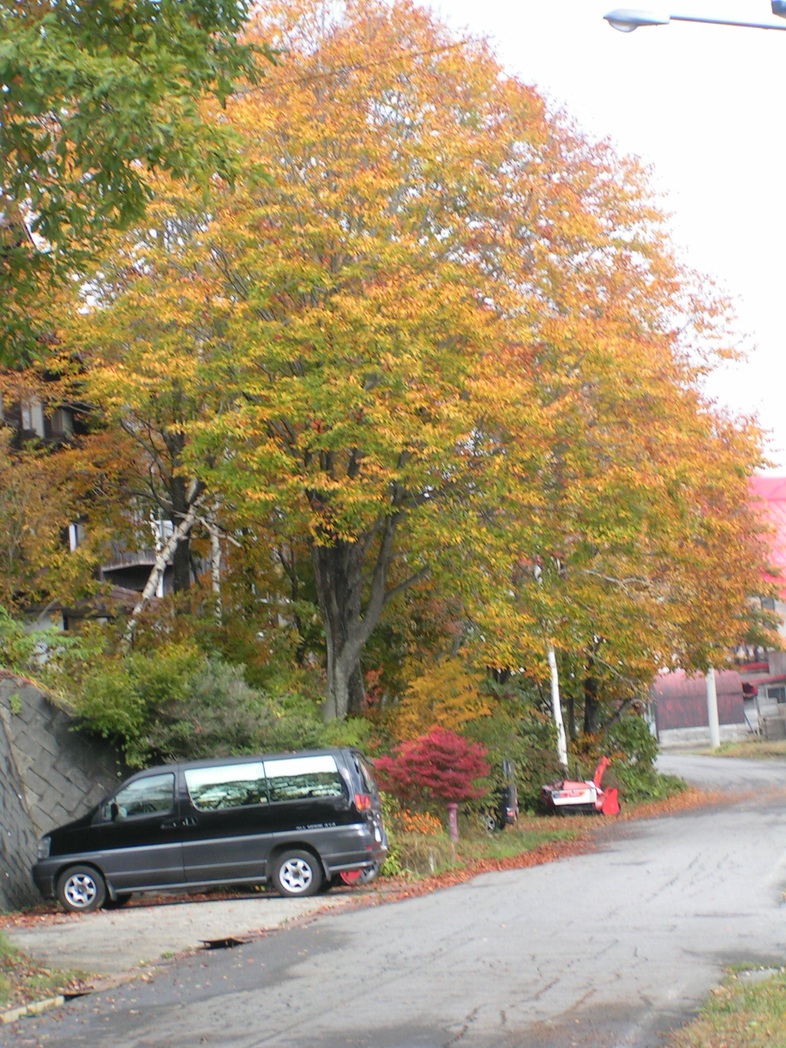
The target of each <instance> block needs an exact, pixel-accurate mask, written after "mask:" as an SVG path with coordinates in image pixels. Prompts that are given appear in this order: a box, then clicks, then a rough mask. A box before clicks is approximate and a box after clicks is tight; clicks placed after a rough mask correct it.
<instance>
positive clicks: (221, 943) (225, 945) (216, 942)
mask: <svg viewBox="0 0 786 1048" xmlns="http://www.w3.org/2000/svg"><path fill="white" fill-rule="evenodd" d="M247 942H248V939H233V938H232V937H231V936H230V937H229V938H227V939H203V940H202V947H203V949H205V950H231V949H232V948H233V947H235V946H245V945H246V943H247Z"/></svg>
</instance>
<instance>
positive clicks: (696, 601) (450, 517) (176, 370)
mask: <svg viewBox="0 0 786 1048" xmlns="http://www.w3.org/2000/svg"><path fill="white" fill-rule="evenodd" d="M250 35H251V38H252V39H259V40H266V41H269V42H270V43H271V44H273V45H275V46H276V47H278V48H280V49H281V52H282V55H284V56H285V57H283V59H282V61H281V63H280V64H279V65H278V66H277V67H276V68H275V69H274V70H272V71H271V73H270V75H269V76H268V77H267V78H266V80H265V82H264V85H262V87H261V88H260V87H256V88H254V87H253V86H252V87H250V88H249V89H248V90H246V91H244V92H243V93H241V94H240V95H239V96H238V97H237V98H236V99H235V100H234V101H232V102H231V103H230V105H229V106H228V109H227V120H228V122H229V125H230V126H231V129H232V131H233V133H235V134H237V135H238V136H239V139H240V141H241V142H242V147H241V148H242V150H243V157H244V162H245V164H246V166H247V168H248V171H249V172H250V173H251V174H250V175H249V177H247V178H242V179H240V180H238V182H237V184H236V186H235V190H234V192H232V193H231V194H229V193H227V194H220V193H217V194H214V196H213V199H212V201H211V204H210V207H209V208H205V207H201V205H199V204H198V203H196V201H195V200H194V199H192V200H191V201H190V202H189V201H185V202H183V203H178V202H177V201H175V202H172V206H173V207H174V212H170V215H171V214H172V213H175V214H179V215H180V216H181V218H182V217H183V215H184V214H185V212H188V214H189V218H188V222H189V224H190V231H189V234H188V236H182V235H176V236H174V237H169V238H167V237H164V238H163V240H162V241H161V243H160V245H159V244H158V243H156V244H152V243H151V242H150V238H149V237H148V234H147V233H146V232H145V230H144V229H140V230H139V231H138V232H137V234H136V240H135V239H134V237H132V238H130V239H129V240H128V242H127V244H126V249H125V253H124V254H123V256H122V258H123V261H122V262H121V263H120V270H119V271H118V273H117V275H116V276H114V275H113V276H112V277H111V280H110V281H109V285H110V287H109V289H108V290H106V289H98V290H97V297H96V305H97V307H98V308H99V309H102V310H104V311H105V318H104V319H101V320H99V321H96V322H97V323H98V324H100V325H104V324H105V325H106V326H104V327H103V328H102V329H100V330H101V338H100V339H98V338H94V340H93V341H94V345H95V346H98V345H99V344H100V343H103V342H104V341H106V345H107V347H109V351H108V353H106V354H104V355H103V357H102V358H101V359H102V360H103V362H104V363H102V369H103V370H102V376H103V378H102V381H103V380H104V379H105V380H106V387H105V399H106V400H107V402H108V401H109V400H111V398H112V397H113V396H114V397H115V403H116V405H117V408H118V410H120V409H121V408H122V410H124V411H125V410H129V412H130V411H131V410H132V409H133V410H136V409H137V408H139V409H143V414H145V415H146V417H148V418H151V419H152V418H153V417H156V418H158V421H157V423H156V426H157V427H158V426H160V424H163V428H162V429H159V436H160V437H161V438H163V436H164V434H165V433H166V434H168V436H169V437H171V438H174V437H177V440H178V441H179V443H178V446H177V467H176V470H175V472H176V474H177V475H178V476H181V477H188V478H191V479H193V480H196V481H197V482H198V484H199V485H200V488H201V491H202V492H203V493H204V494H205V496H206V497H209V498H210V499H211V500H212V499H214V498H215V499H219V500H220V502H221V504H222V505H223V506H224V507H232V513H233V515H234V517H233V519H234V521H235V523H236V524H239V523H240V522H242V530H244V531H245V532H246V533H247V534H248V535H251V536H253V537H254V538H255V539H256V540H257V541H258V542H259V544H260V546H261V545H262V541H261V538H260V537H261V536H265V537H266V538H267V537H270V536H272V537H273V539H274V541H273V543H271V545H273V546H275V548H278V549H280V550H282V551H293V552H295V551H296V554H297V556H300V555H301V551H303V550H307V551H308V555H309V558H310V568H311V573H312V576H313V582H314V586H315V589H316V597H317V601H318V604H319V608H320V612H321V619H322V625H323V628H324V634H325V650H326V664H327V701H326V704H325V715H326V717H328V718H331V717H339V718H342V717H345V716H346V715H347V714H353V713H359V712H361V711H362V710H363V709H364V680H363V669H364V665H363V658H364V654H365V653H366V652H367V650H368V646H369V643H370V641H371V638H372V635H373V634H374V631H375V630H377V629H378V627H379V625H380V623H381V622H382V621H383V617H384V616H385V615H386V614H387V613H388V611H389V609H390V608H391V605H392V602H393V601H394V600H395V599H396V598H398V597H401V596H402V595H404V594H405V593H411V592H412V590H413V589H414V587H416V586H418V585H420V584H422V583H423V580H424V579H425V578H426V576H427V575H428V576H429V577H430V582H431V584H432V585H433V586H434V588H435V589H438V588H441V589H443V590H445V591H446V592H447V593H449V595H450V599H451V601H452V603H453V605H454V607H455V614H456V616H457V618H458V617H460V618H461V619H462V620H463V621H462V642H463V644H464V645H465V647H466V648H467V649H469V650H471V653H472V656H473V658H474V660H475V664H476V665H478V666H491V667H493V668H495V669H497V670H499V671H504V672H516V673H519V672H521V671H524V672H526V673H527V674H528V675H530V676H532V677H534V678H535V679H536V680H540V681H542V680H545V679H547V677H548V670H547V667H546V658H547V653H548V652H555V653H556V655H557V656H558V657H559V659H560V661H561V662H562V663H563V664H564V663H565V662H566V661H568V662H569V663H570V666H571V671H572V675H573V677H574V679H579V678H581V679H583V680H586V682H587V686H586V688H585V690H584V695H583V696H582V697H581V698H582V701H583V711H584V714H585V719H586V718H588V720H587V724H588V725H589V726H591V723H592V720H593V717H594V716H595V714H596V713H597V710H598V708H599V706H598V703H599V702H600V701H601V697H602V695H605V696H607V697H611V696H612V690H611V684H612V682H614V687H618V691H614V692H613V695H614V696H616V695H617V694H622V693H624V692H627V691H629V690H631V689H632V688H634V687H637V686H639V685H641V686H644V682H645V681H647V680H648V679H649V678H650V677H651V675H652V673H653V672H654V670H655V668H656V667H657V666H659V665H661V664H663V660H664V659H667V660H670V661H672V662H673V661H675V660H678V661H680V662H690V661H691V660H693V662H695V663H696V664H699V663H701V662H702V660H706V659H710V658H712V659H715V658H716V657H718V655H719V652H720V650H721V649H722V647H723V646H724V645H725V643H726V642H727V641H728V639H729V638H730V637H731V636H732V635H733V634H734V632H735V631H736V630H737V629H738V628H740V627H741V626H742V625H743V624H744V620H745V614H746V612H745V603H746V596H747V594H749V593H750V592H752V589H753V587H754V586H755V585H756V584H757V581H758V577H757V572H758V566H759V563H760V559H761V557H760V554H761V550H760V547H759V546H758V545H757V544H756V541H755V540H754V539H752V538H750V535H751V534H753V533H755V534H756V535H758V529H756V528H754V529H753V532H750V531H749V528H750V526H751V524H752V518H751V517H750V515H749V514H748V513H747V510H746V509H745V506H746V505H747V495H746V497H745V498H744V499H743V498H742V487H743V485H744V478H746V477H747V476H748V475H749V473H750V471H751V470H752V469H753V468H755V466H756V465H757V464H758V461H759V442H758V441H759V438H758V436H757V433H756V431H755V429H753V428H751V429H746V428H745V427H743V426H740V425H739V424H738V423H736V422H735V421H734V420H728V419H724V418H723V417H722V416H721V415H720V414H719V413H718V412H717V411H716V410H715V408H714V406H713V405H712V404H711V403H709V402H708V401H707V400H706V399H705V398H703V397H702V395H701V393H700V383H701V378H702V375H703V372H704V369H705V368H706V367H709V366H710V363H711V358H712V354H713V338H714V337H715V336H714V331H715V329H716V325H718V323H719V321H720V319H722V318H720V316H719V315H716V314H718V307H717V306H716V303H715V302H714V301H713V299H712V298H711V297H710V296H708V295H707V294H705V293H704V291H703V289H702V288H701V287H700V286H698V285H697V284H696V281H695V280H694V278H693V277H692V276H691V275H690V274H688V273H685V272H683V271H682V270H681V268H680V267H679V266H678V264H677V263H676V261H675V260H674V258H673V256H672V252H671V249H670V247H669V245H668V243H667V242H666V241H665V240H664V238H663V235H662V230H661V220H660V216H659V214H658V212H657V210H656V209H655V208H654V207H653V206H652V203H651V201H650V190H649V185H648V180H647V177H646V174H645V173H644V172H643V171H642V170H641V169H640V167H639V166H638V165H637V164H635V163H634V162H632V161H627V160H620V159H619V158H618V157H617V156H616V155H615V154H614V152H613V151H612V150H611V148H610V147H609V146H608V145H607V144H603V143H594V142H591V141H589V140H588V139H587V138H585V137H584V136H583V135H581V134H580V133H579V132H578V131H577V130H576V129H574V128H573V127H572V126H571V125H570V124H569V122H568V121H567V120H566V119H565V118H564V117H561V116H556V115H553V114H549V113H548V111H547V110H546V108H545V106H544V103H543V101H542V100H541V99H540V98H539V96H538V95H537V94H536V93H535V92H534V91H533V90H532V89H531V88H528V87H526V86H525V85H523V84H522V83H521V82H520V81H518V80H517V79H516V78H515V77H510V76H507V75H505V73H504V72H503V71H502V69H501V68H500V67H499V65H498V64H497V62H496V61H495V59H494V57H493V55H491V54H490V53H489V51H488V49H487V48H486V47H485V46H484V45H482V44H478V43H474V42H471V41H463V40H457V39H456V38H455V37H452V36H451V35H450V34H449V33H448V32H447V30H446V29H445V28H444V27H443V26H442V25H440V24H439V22H438V21H437V20H436V19H434V18H433V17H432V16H431V15H430V14H428V13H427V12H425V11H423V10H421V9H419V8H417V7H416V6H415V5H414V4H412V3H410V2H407V0H400V2H396V3H390V4H388V3H383V2H381V0H371V2H367V3H362V4H361V3H359V2H354V0H351V2H347V3H343V4H336V3H321V2H319V0H289V2H286V3H285V2H279V0H270V2H268V3H267V4H266V5H265V6H264V8H263V9H262V11H261V12H260V13H259V15H258V18H257V19H256V21H255V22H254V24H253V26H252V28H251V30H250ZM260 168H262V169H264V170H265V171H267V172H269V174H270V180H267V181H265V180H260V179H259V178H258V177H256V176H255V172H257V171H258V170H259V169H260ZM170 220H171V218H167V221H170ZM151 228H155V223H154V224H153V227H151ZM159 228H162V227H159ZM157 235H158V234H157ZM139 245H142V246H143V250H142V254H141V255H140V257H139V258H138V259H137V260H136V261H134V258H133V253H134V251H135V250H137V247H138V246H139ZM123 265H127V266H128V267H129V268H128V272H127V273H126V274H123V272H122V266H123ZM107 269H108V272H109V271H111V267H107ZM126 278H127V279H126ZM99 284H100V280H99ZM159 294H160V296H161V298H160V314H159V316H158V317H156V316H155V310H156V302H157V300H158V295H159ZM151 303H152V308H151ZM90 322H91V323H92V322H93V318H91V321H90ZM98 330H99V329H98V328H97V329H96V331H98ZM107 336H108V337H107ZM104 364H105V365H106V367H105V368H104ZM113 386H116V395H115V393H113ZM186 387H187V391H188V396H187V399H188V405H189V406H188V410H187V411H185V412H183V413H182V414H181V415H180V416H176V414H173V413H171V412H170V411H169V407H170V406H171V405H170V403H169V402H168V401H167V398H169V396H170V394H171V393H172V391H174V390H176V389H178V388H183V389H184V388H186ZM159 391H160V392H161V393H162V395H163V394H165V396H163V397H162V399H163V400H164V401H165V402H166V403H167V412H168V414H167V421H164V416H163V414H162V415H161V416H155V410H156V408H157V405H156V402H155V401H156V398H155V396H154V394H155V393H157V392H159ZM141 417H142V414H140V415H139V416H138V418H141ZM157 439H158V438H157ZM729 541H732V542H733V543H734V544H736V545H737V546H738V548H739V549H740V550H741V551H742V552H743V553H744V556H742V557H740V558H739V559H737V560H735V564H734V569H733V571H732V572H730V573H727V572H726V567H727V565H726V563H725V562H724V560H723V558H722V557H721V555H720V554H721V551H722V550H723V548H724V543H726V542H729ZM285 555H286V552H285ZM282 564H283V562H282ZM296 581H299V580H296ZM574 690H575V689H574ZM577 695H578V693H577Z"/></svg>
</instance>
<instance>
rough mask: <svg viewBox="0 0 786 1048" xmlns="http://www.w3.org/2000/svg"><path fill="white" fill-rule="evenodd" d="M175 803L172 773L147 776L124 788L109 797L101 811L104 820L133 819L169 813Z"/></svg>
mask: <svg viewBox="0 0 786 1048" xmlns="http://www.w3.org/2000/svg"><path fill="white" fill-rule="evenodd" d="M174 803H175V776H174V773H173V772H165V773H164V774H162V775H149V776H148V777H147V778H146V779H137V780H136V781H135V782H130V783H129V784H128V785H127V786H124V787H123V789H122V790H118V792H117V793H116V794H115V795H114V797H110V799H109V800H108V801H107V802H106V804H105V805H104V807H103V808H102V810H101V817H102V818H104V819H133V818H134V817H135V816H137V815H152V814H155V813H156V812H168V811H171V810H172V808H173V807H174Z"/></svg>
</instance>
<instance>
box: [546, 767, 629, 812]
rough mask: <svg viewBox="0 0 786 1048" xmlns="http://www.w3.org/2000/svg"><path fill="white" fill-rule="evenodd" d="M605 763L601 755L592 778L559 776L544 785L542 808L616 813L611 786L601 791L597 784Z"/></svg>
mask: <svg viewBox="0 0 786 1048" xmlns="http://www.w3.org/2000/svg"><path fill="white" fill-rule="evenodd" d="M609 764H611V761H610V760H609V758H608V757H602V758H601V759H600V762H599V764H598V766H597V768H596V769H595V774H594V775H593V777H592V779H585V780H583V781H579V780H571V779H563V780H562V781H561V782H554V783H552V784H551V785H550V786H544V787H543V788H542V789H541V798H542V800H543V803H544V805H545V807H546V809H547V810H548V811H550V812H556V813H557V814H559V815H574V814H586V815H594V814H598V815H616V814H617V813H618V812H619V810H620V802H619V796H618V791H617V790H616V789H615V788H614V787H609V789H607V790H604V789H603V787H602V786H601V783H602V782H603V773H604V772H605V771H606V768H608V766H609Z"/></svg>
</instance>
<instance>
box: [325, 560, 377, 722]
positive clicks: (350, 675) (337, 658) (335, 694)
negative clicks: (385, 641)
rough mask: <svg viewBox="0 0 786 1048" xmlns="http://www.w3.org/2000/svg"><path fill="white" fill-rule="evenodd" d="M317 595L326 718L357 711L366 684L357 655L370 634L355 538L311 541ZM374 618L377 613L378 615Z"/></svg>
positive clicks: (350, 714)
mask: <svg viewBox="0 0 786 1048" xmlns="http://www.w3.org/2000/svg"><path fill="white" fill-rule="evenodd" d="M312 558H313V562H314V570H315V575H316V583H317V597H318V599H319V607H320V610H321V612H322V619H323V623H324V626H325V644H326V648H327V650H326V655H327V701H326V702H325V706H324V711H323V712H324V717H325V720H333V719H336V718H337V719H339V720H344V719H345V718H346V717H349V716H354V715H355V714H358V713H360V712H362V710H363V705H364V702H365V688H364V686H363V673H362V670H361V666H360V657H361V654H362V651H363V647H364V645H365V642H366V640H367V639H368V636H369V634H370V629H369V625H371V627H372V628H373V625H376V623H371V624H370V623H369V622H368V620H367V619H365V618H364V616H363V614H362V599H363V593H362V590H363V570H362V569H363V564H362V554H361V549H360V547H359V545H358V543H348V542H337V543H336V544H335V545H333V546H314V547H313V549H312ZM377 618H378V616H377Z"/></svg>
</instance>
